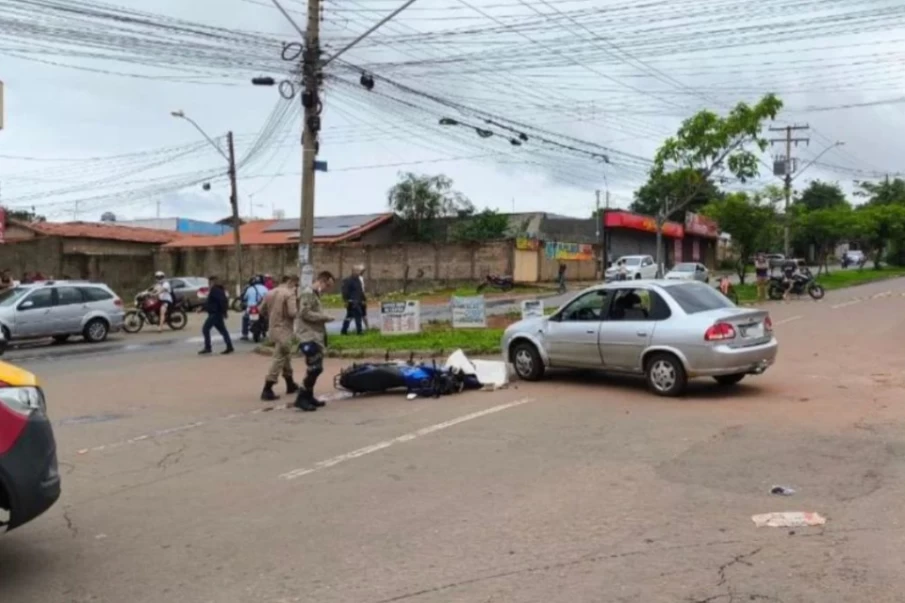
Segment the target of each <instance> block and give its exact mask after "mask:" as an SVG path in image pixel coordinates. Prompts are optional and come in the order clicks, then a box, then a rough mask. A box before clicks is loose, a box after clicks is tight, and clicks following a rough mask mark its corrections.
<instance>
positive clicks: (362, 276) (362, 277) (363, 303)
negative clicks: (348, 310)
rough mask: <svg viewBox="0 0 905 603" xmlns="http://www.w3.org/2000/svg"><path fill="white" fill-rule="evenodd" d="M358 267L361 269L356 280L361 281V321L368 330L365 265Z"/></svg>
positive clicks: (369, 327) (369, 328)
mask: <svg viewBox="0 0 905 603" xmlns="http://www.w3.org/2000/svg"><path fill="white" fill-rule="evenodd" d="M360 267H361V271H360V272H359V273H358V280H360V281H361V322H362V323H364V326H365V331H370V330H371V325H370V324H369V323H368V296H367V294H366V293H365V267H364V266H363V265H361V266H360Z"/></svg>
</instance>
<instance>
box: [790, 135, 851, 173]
mask: <svg viewBox="0 0 905 603" xmlns="http://www.w3.org/2000/svg"><path fill="white" fill-rule="evenodd" d="M844 144H845V143H844V142H842V141H837V142H834V143H833V144H831V145H830V146H828V147H827V148H825V149H823V150H822V151H820V153H818V154H817V157H814V158H813V159H811V161H809V162H808V164H807V165H805V166H804V167H803V168H801V169H800V170H798V173H797V174H795V175H794V176H793V177H792V181H793V182H794V181H795V179H796V178H798V177H799V176H801V175H802V174H803V173H804V171H805V170H806V169H808V168H809V167H811V166H812V165H814V163H816V162H817V160H818V159H820V158H821V157H823V156H824V155H826V154H827V153H829V152H830V151H832V150H833V149H835V148H836V147H841V146H843V145H844Z"/></svg>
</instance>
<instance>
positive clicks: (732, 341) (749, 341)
mask: <svg viewBox="0 0 905 603" xmlns="http://www.w3.org/2000/svg"><path fill="white" fill-rule="evenodd" d="M700 316H701V317H702V318H703V317H706V318H711V319H712V320H713V327H717V329H716V331H717V332H722V333H724V335H727V334H728V331H726V330H725V328H724V327H722V328H721V327H720V325H729V326H730V327H732V332H734V333H735V336H734V337H731V336H724V337H717V338H714V339H711V341H715V342H717V343H722V344H724V345H728V346H729V347H733V348H741V347H748V346H753V345H760V344H762V343H766V342H767V341H770V338H771V337H773V325H772V323H771V321H770V314H769V313H768V312H766V311H765V310H754V309H747V308H745V309H743V308H720V309H717V310H710V311H708V312H702V313H701V314H700ZM713 327H711V328H713ZM708 332H709V331H708Z"/></svg>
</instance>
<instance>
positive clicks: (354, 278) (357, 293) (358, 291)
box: [341, 266, 365, 335]
mask: <svg viewBox="0 0 905 603" xmlns="http://www.w3.org/2000/svg"><path fill="white" fill-rule="evenodd" d="M362 272H364V266H356V267H355V268H353V269H352V275H351V276H349V277H348V278H346V279H345V280H344V281H343V286H342V296H343V301H344V302H346V317H345V318H343V326H342V331H341V333H342V334H343V335H347V334H348V333H349V323H351V322H352V321H353V320H354V321H355V332H356V333H358V334H359V335H361V319H362V306H363V305H364V303H365V291H364V285H362V279H361V273H362Z"/></svg>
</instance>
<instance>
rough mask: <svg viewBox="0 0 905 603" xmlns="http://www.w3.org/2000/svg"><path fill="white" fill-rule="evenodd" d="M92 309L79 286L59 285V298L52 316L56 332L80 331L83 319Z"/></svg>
mask: <svg viewBox="0 0 905 603" xmlns="http://www.w3.org/2000/svg"><path fill="white" fill-rule="evenodd" d="M90 311H91V308H89V307H88V304H87V302H86V301H85V298H84V296H82V292H81V290H79V289H78V288H77V287H57V300H56V303H55V304H54V307H53V311H52V312H51V317H52V319H53V332H54V333H78V332H79V331H81V330H82V319H83V318H85V315H86V314H88V313H89V312H90Z"/></svg>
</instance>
